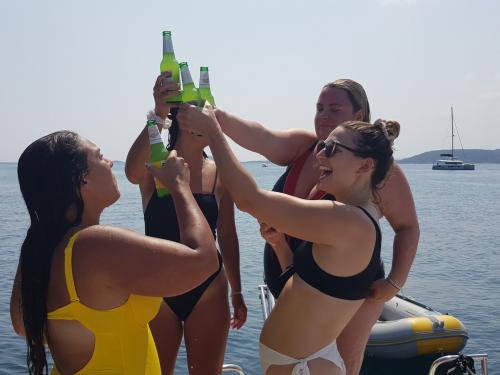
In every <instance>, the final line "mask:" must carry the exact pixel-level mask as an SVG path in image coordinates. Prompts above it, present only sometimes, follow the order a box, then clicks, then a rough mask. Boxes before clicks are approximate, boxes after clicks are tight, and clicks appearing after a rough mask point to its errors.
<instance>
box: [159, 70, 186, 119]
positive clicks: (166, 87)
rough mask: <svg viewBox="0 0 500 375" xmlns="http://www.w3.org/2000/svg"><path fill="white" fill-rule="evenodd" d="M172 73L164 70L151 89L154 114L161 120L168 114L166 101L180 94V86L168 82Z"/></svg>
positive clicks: (168, 105)
mask: <svg viewBox="0 0 500 375" xmlns="http://www.w3.org/2000/svg"><path fill="white" fill-rule="evenodd" d="M170 77H172V72H171V71H170V70H166V71H165V72H163V73H161V74H160V75H159V76H158V77H157V78H156V82H155V85H154V87H153V97H154V99H155V113H156V115H158V116H160V117H161V118H163V119H164V118H166V117H167V115H168V114H169V112H170V103H167V99H169V98H173V97H175V96H178V95H180V94H181V90H180V84H179V83H176V82H172V81H171V80H170Z"/></svg>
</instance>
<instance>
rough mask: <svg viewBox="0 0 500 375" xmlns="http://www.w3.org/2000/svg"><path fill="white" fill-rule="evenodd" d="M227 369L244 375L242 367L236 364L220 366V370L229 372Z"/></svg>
mask: <svg viewBox="0 0 500 375" xmlns="http://www.w3.org/2000/svg"><path fill="white" fill-rule="evenodd" d="M229 371H232V372H235V373H237V374H238V375H245V373H244V372H243V369H242V368H241V367H240V366H238V365H232V364H227V365H223V366H222V372H229Z"/></svg>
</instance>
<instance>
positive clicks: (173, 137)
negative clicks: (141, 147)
mask: <svg viewBox="0 0 500 375" xmlns="http://www.w3.org/2000/svg"><path fill="white" fill-rule="evenodd" d="M178 137H179V123H178V122H177V118H176V117H175V115H174V116H172V124H171V125H170V127H169V128H168V144H167V150H168V151H172V150H173V149H174V148H175V144H176V143H177V138H178ZM203 157H204V158H205V159H206V158H208V155H207V154H206V152H205V151H203Z"/></svg>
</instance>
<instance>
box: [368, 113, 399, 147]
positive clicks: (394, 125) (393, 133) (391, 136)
mask: <svg viewBox="0 0 500 375" xmlns="http://www.w3.org/2000/svg"><path fill="white" fill-rule="evenodd" d="M373 125H375V126H378V127H379V128H380V130H382V133H383V134H384V136H385V137H386V138H387V140H388V141H389V142H391V145H392V143H393V142H394V140H395V139H396V138H397V137H398V136H399V130H400V125H399V122H397V121H394V120H383V119H378V120H376V121H375V122H374V123H373Z"/></svg>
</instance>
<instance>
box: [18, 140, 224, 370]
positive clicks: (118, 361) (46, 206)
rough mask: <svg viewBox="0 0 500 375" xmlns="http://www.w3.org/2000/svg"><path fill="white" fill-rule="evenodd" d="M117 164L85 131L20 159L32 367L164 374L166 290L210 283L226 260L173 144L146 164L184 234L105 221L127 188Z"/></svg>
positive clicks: (21, 302)
mask: <svg viewBox="0 0 500 375" xmlns="http://www.w3.org/2000/svg"><path fill="white" fill-rule="evenodd" d="M112 166H113V163H112V162H111V161H110V160H108V159H106V158H104V157H103V155H102V154H101V151H100V149H99V148H98V147H97V146H96V145H94V144H93V143H92V142H90V141H88V140H86V139H84V138H82V137H80V136H79V135H78V134H76V133H73V132H69V131H61V132H56V133H53V134H49V135H47V136H45V137H42V138H40V139H38V140H37V141H35V142H33V143H32V144H31V145H30V146H28V148H27V149H26V150H25V151H24V152H23V154H22V155H21V157H20V159H19V163H18V176H19V184H20V188H21V192H22V195H23V198H24V200H25V202H26V206H27V209H28V212H29V215H30V219H31V224H30V227H29V229H28V232H27V235H26V238H25V240H24V242H23V245H22V248H21V256H20V260H19V266H18V272H17V274H16V279H15V282H14V287H13V292H12V297H11V318H12V323H13V326H14V329H15V330H16V332H17V333H18V334H20V335H24V336H26V342H27V348H28V355H27V365H28V370H29V373H30V374H42V373H45V372H46V370H47V360H46V356H45V347H44V343H45V342H46V343H48V346H49V349H50V352H51V354H52V357H53V359H54V362H55V367H54V369H53V371H52V373H53V374H96V373H106V374H155V375H156V374H161V370H160V364H159V361H158V354H157V352H156V347H155V345H154V341H153V338H152V336H151V331H150V329H149V325H148V323H149V321H150V320H151V319H152V318H153V317H154V316H155V315H156V313H157V312H158V309H159V306H160V304H161V301H162V298H161V297H164V296H174V295H178V294H181V293H184V292H186V291H188V290H190V289H192V288H194V287H195V286H197V285H199V284H200V283H202V282H203V281H204V280H205V279H206V278H207V277H209V276H210V275H211V274H213V273H214V272H215V271H216V270H217V268H218V266H219V262H218V258H217V252H216V248H215V245H214V243H213V242H211V241H206V240H205V239H206V238H208V237H209V236H211V230H210V227H209V225H208V224H207V222H206V220H205V218H204V216H203V214H202V213H201V211H200V209H199V208H198V205H197V204H196V202H195V200H194V198H193V195H192V193H191V190H190V188H189V169H188V167H187V164H186V163H185V162H184V160H183V159H182V158H178V157H177V156H176V153H175V152H172V153H171V156H170V158H169V159H168V160H167V162H166V165H165V166H164V167H163V168H161V169H156V168H152V167H148V170H149V171H150V173H152V174H153V175H154V176H155V177H157V178H159V179H160V181H162V182H163V183H164V184H165V185H166V186H167V188H168V189H169V190H170V192H171V194H172V198H173V200H174V201H175V207H176V213H177V217H178V220H179V228H180V236H181V243H176V242H170V241H166V240H161V239H157V238H150V237H146V236H143V235H140V234H137V233H135V232H132V231H128V230H125V229H122V228H117V227H112V226H104V225H100V224H99V218H100V216H101V213H102V212H103V210H104V209H105V208H106V207H108V206H110V205H112V204H113V203H114V202H116V200H117V199H118V198H119V196H120V192H119V191H118V187H117V184H116V179H115V177H114V175H113V172H112V169H111V168H112Z"/></svg>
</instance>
